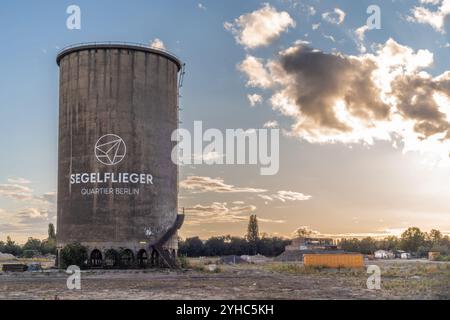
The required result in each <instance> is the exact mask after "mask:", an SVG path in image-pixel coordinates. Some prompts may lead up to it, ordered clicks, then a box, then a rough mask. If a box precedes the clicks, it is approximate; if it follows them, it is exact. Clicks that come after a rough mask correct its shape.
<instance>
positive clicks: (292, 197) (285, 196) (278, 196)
mask: <svg viewBox="0 0 450 320" xmlns="http://www.w3.org/2000/svg"><path fill="white" fill-rule="evenodd" d="M258 197H260V198H261V199H263V200H266V201H274V200H280V201H281V202H287V201H307V200H310V199H311V198H312V196H309V195H305V194H303V193H300V192H294V191H278V192H277V193H275V194H271V195H267V194H260V195H258Z"/></svg>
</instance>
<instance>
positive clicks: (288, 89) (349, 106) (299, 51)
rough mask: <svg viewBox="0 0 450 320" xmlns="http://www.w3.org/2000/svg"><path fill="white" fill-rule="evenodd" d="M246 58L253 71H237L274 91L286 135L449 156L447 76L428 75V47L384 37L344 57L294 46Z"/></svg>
mask: <svg viewBox="0 0 450 320" xmlns="http://www.w3.org/2000/svg"><path fill="white" fill-rule="evenodd" d="M252 58H253V59H254V60H255V61H258V64H259V67H258V70H255V69H252V68H241V71H242V72H244V73H245V74H246V75H247V77H248V82H247V85H249V86H253V87H259V88H261V89H270V90H271V91H272V97H271V98H270V102H271V104H272V107H273V109H274V110H276V111H279V112H280V113H281V114H283V115H285V116H288V117H290V118H291V119H293V120H294V124H293V125H292V127H291V131H290V132H289V133H288V135H291V136H295V137H298V138H300V139H302V140H306V141H308V142H311V143H336V142H341V143H359V142H364V143H366V144H368V145H372V144H373V143H374V141H376V140H384V141H392V142H393V144H394V143H395V141H397V140H400V141H401V142H402V143H403V150H404V152H407V151H418V152H421V153H423V154H428V153H429V152H432V153H433V154H435V155H436V156H437V157H438V158H439V159H446V160H448V159H449V157H448V156H449V150H450V133H449V132H450V131H449V129H450V120H449V119H450V116H449V115H450V104H449V99H450V71H447V72H445V73H443V74H442V75H440V76H437V77H432V76H431V75H429V74H428V73H426V72H425V71H424V69H426V68H427V67H429V66H431V65H432V63H433V54H432V53H431V52H429V51H428V50H418V51H415V50H413V49H411V48H409V47H407V46H403V45H400V44H399V43H397V42H396V41H394V40H392V39H389V40H388V41H387V42H386V43H385V44H383V45H380V46H379V47H378V48H377V49H376V53H375V54H361V55H358V56H350V55H345V54H342V53H339V52H335V53H325V52H322V51H320V50H316V49H313V48H311V47H310V46H309V45H306V44H304V43H300V42H297V43H295V44H294V45H293V46H291V47H290V48H288V49H286V50H284V51H281V52H280V53H278V55H277V56H276V57H275V58H273V59H270V60H268V61H264V60H260V59H258V58H255V57H252ZM258 74H264V83H260V82H258V81H256V77H257V75H258Z"/></svg>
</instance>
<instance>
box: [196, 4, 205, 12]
mask: <svg viewBox="0 0 450 320" xmlns="http://www.w3.org/2000/svg"><path fill="white" fill-rule="evenodd" d="M197 7H198V8H199V9H200V10H203V11H206V7H205V5H204V4H203V3H199V4H198V5H197Z"/></svg>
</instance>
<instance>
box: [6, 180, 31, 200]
mask: <svg viewBox="0 0 450 320" xmlns="http://www.w3.org/2000/svg"><path fill="white" fill-rule="evenodd" d="M0 196H3V197H7V198H12V199H15V200H27V199H31V198H32V197H33V190H32V189H31V188H29V187H27V186H24V185H20V184H0Z"/></svg>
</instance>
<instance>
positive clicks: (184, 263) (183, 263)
mask: <svg viewBox="0 0 450 320" xmlns="http://www.w3.org/2000/svg"><path fill="white" fill-rule="evenodd" d="M178 265H179V266H180V268H182V269H189V268H190V267H191V264H190V263H189V259H188V258H187V257H186V256H179V257H178Z"/></svg>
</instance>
